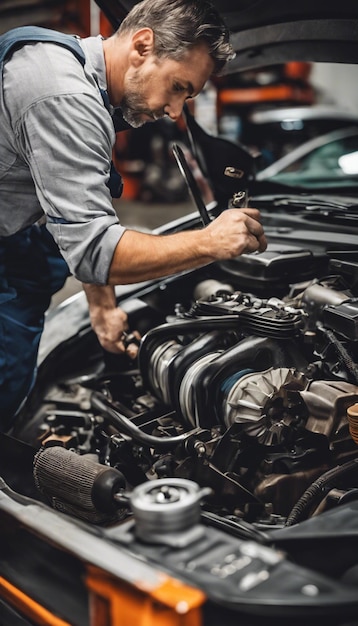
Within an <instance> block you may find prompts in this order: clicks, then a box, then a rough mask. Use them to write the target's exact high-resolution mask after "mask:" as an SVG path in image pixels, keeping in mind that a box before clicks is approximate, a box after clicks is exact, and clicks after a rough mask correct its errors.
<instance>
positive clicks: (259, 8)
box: [96, 0, 358, 73]
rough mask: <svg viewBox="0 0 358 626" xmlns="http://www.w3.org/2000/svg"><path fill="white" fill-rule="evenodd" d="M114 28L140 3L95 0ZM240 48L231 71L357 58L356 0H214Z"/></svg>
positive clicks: (357, 16)
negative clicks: (287, 63) (328, 0)
mask: <svg viewBox="0 0 358 626" xmlns="http://www.w3.org/2000/svg"><path fill="white" fill-rule="evenodd" d="M96 3H97V4H98V6H99V7H100V8H101V9H102V11H103V12H104V13H105V15H106V16H107V18H108V19H109V21H110V22H111V24H112V25H113V27H114V28H117V27H118V26H119V24H120V23H121V21H122V20H123V18H124V16H125V15H126V13H127V12H128V11H129V10H130V9H131V8H132V7H133V6H134V5H135V4H136V2H134V1H133V0H96ZM213 4H214V5H216V7H217V8H218V9H219V11H220V12H221V14H222V16H223V18H224V19H225V21H226V23H227V25H228V27H229V29H230V31H231V38H232V44H233V47H234V49H235V51H236V57H235V59H234V60H233V61H232V62H231V63H229V64H228V66H227V70H226V71H227V73H231V72H236V71H241V70H246V69H251V68H254V67H258V66H262V65H272V64H278V63H286V62H288V61H310V62H327V63H357V62H358V5H357V2H356V0H342V1H341V2H339V3H334V4H332V5H331V4H330V3H327V2H326V0H302V1H301V2H299V3H288V2H287V0H270V2H267V0H214V1H213Z"/></svg>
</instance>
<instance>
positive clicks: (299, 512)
mask: <svg viewBox="0 0 358 626" xmlns="http://www.w3.org/2000/svg"><path fill="white" fill-rule="evenodd" d="M357 464H358V459H353V460H352V461H348V462H347V463H344V465H338V466H337V467H334V468H333V469H330V470H328V472H325V473H324V474H322V476H320V477H319V478H317V480H315V481H314V482H313V483H312V485H310V486H309V487H308V489H306V491H305V492H304V493H303V495H302V496H301V497H300V499H299V500H298V502H296V504H295V506H294V507H293V509H292V511H291V513H290V514H289V516H288V517H287V520H286V524H285V526H293V525H294V524H297V523H298V522H301V521H302V520H304V519H307V518H308V513H309V511H310V509H311V508H312V507H313V506H314V505H317V504H318V503H319V502H320V501H321V500H322V499H323V498H324V496H325V495H326V493H327V491H329V490H330V489H331V488H332V487H333V486H334V481H335V480H337V478H341V477H342V476H343V475H344V474H347V473H349V472H350V471H351V470H353V469H357Z"/></svg>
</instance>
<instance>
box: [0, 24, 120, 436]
mask: <svg viewBox="0 0 358 626" xmlns="http://www.w3.org/2000/svg"><path fill="white" fill-rule="evenodd" d="M39 41H49V42H52V43H56V44H58V45H61V46H64V47H65V48H68V49H69V50H71V52H73V54H74V55H75V56H76V57H77V59H78V60H79V62H80V63H81V64H82V65H84V63H85V56H84V52H83V50H82V48H81V46H80V44H79V43H78V41H77V40H76V38H75V37H74V36H72V35H66V34H64V33H59V32H57V31H52V30H49V29H45V28H40V27H33V26H25V27H20V28H14V29H12V30H11V31H8V32H7V33H5V34H4V35H2V36H0V72H1V75H2V66H3V62H4V60H5V59H6V58H7V57H8V56H9V55H10V54H11V52H14V50H16V49H17V48H19V47H21V46H22V45H25V44H26V43H31V42H39ZM0 79H1V76H0ZM102 97H103V101H104V103H105V105H106V104H107V103H106V96H105V94H103V93H102ZM107 97H108V96H107ZM124 127H125V126H124ZM119 129H120V128H116V130H119ZM108 186H109V188H110V191H111V194H112V196H113V197H119V196H120V194H121V190H122V182H121V178H120V176H119V174H118V173H117V172H116V171H115V170H114V167H113V164H112V170H111V178H110V181H109V183H108ZM5 208H6V207H3V210H4V209H5ZM68 276H69V269H68V266H67V263H66V262H65V260H64V259H63V258H62V256H61V254H60V252H59V249H58V247H57V244H56V243H55V242H54V240H53V238H52V236H51V235H50V233H49V232H48V231H47V229H46V226H45V225H42V226H39V225H37V224H34V225H32V226H30V227H28V228H25V229H24V230H21V231H20V232H18V233H15V234H14V235H11V236H9V237H3V238H0V430H3V431H4V430H7V429H8V428H9V426H10V424H11V419H12V418H13V416H14V415H16V413H18V411H19V410H20V408H21V406H22V405H23V403H24V401H25V400H26V398H27V397H28V394H29V393H30V391H31V389H32V386H33V384H34V381H35V376H36V362H37V354H38V347H39V343H40V338H41V334H42V331H43V325H44V318H45V312H46V310H47V309H48V307H49V304H50V301H51V297H52V295H53V294H54V293H56V291H58V290H59V289H61V287H63V285H64V283H65V280H66V278H67V277H68Z"/></svg>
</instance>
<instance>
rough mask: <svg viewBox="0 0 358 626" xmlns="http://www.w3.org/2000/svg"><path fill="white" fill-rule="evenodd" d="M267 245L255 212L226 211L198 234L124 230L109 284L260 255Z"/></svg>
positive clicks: (196, 231) (193, 232)
mask: <svg viewBox="0 0 358 626" xmlns="http://www.w3.org/2000/svg"><path fill="white" fill-rule="evenodd" d="M266 246H267V242H266V238H265V235H264V231H263V227H262V225H261V223H260V213H259V211H258V210H257V209H251V208H245V209H227V210H225V211H223V212H222V213H221V214H220V215H219V216H218V217H217V218H216V219H215V220H213V222H211V223H210V224H209V225H208V226H206V227H205V228H202V229H200V230H191V231H186V232H181V233H174V234H172V235H152V234H146V233H141V232H137V231H133V230H126V231H125V233H124V234H123V235H122V237H121V239H120V241H119V243H118V244H117V247H116V249H115V253H114V256H113V260H112V263H111V266H110V270H109V279H108V283H109V284H111V285H117V284H128V283H135V282H140V281H142V280H150V279H152V278H158V277H161V276H168V275H170V274H175V273H176V272H181V271H184V270H186V269H191V268H195V267H202V266H204V265H208V264H209V263H212V262H213V261H216V260H225V259H232V258H235V257H236V256H239V255H240V254H243V253H250V252H256V251H259V252H263V251H264V250H265V249H266Z"/></svg>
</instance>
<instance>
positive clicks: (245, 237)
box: [206, 208, 267, 260]
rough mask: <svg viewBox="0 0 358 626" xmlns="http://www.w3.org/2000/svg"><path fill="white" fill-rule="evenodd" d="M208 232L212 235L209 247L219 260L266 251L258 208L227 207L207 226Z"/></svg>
mask: <svg viewBox="0 0 358 626" xmlns="http://www.w3.org/2000/svg"><path fill="white" fill-rule="evenodd" d="M206 233H207V234H209V233H210V236H211V237H212V245H211V246H209V247H210V248H211V249H212V250H213V251H214V255H215V257H216V258H217V259H218V260H221V259H222V260H223V259H231V258H234V257H236V256H239V255H240V254H248V253H251V252H264V250H266V248H267V241H266V237H265V234H264V229H263V227H262V224H261V222H260V212H259V211H258V210H257V209H251V208H243V209H227V210H226V211H223V212H222V213H221V214H220V215H219V216H218V217H217V218H216V219H215V220H213V221H212V222H211V223H210V224H209V225H208V226H207V227H206Z"/></svg>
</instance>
